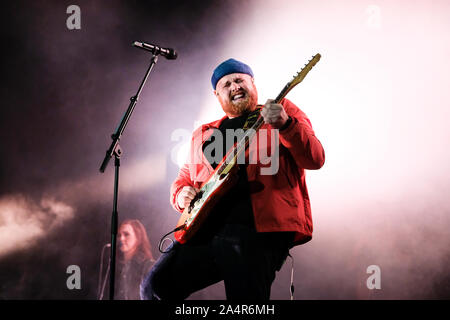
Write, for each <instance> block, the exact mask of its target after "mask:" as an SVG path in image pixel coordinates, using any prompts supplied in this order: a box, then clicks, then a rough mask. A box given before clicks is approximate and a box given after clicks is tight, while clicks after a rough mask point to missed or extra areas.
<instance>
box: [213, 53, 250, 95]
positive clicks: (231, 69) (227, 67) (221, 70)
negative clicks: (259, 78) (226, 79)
mask: <svg viewBox="0 0 450 320" xmlns="http://www.w3.org/2000/svg"><path fill="white" fill-rule="evenodd" d="M232 73H246V74H248V75H250V76H252V78H253V71H252V69H250V67H249V66H248V65H246V64H245V63H242V62H240V61H237V60H235V59H228V60H227V61H224V62H222V63H221V64H219V65H218V66H217V67H216V69H214V72H213V75H212V77H211V83H212V86H213V89H214V90H216V85H217V82H218V81H219V80H220V79H221V78H222V77H223V76H226V75H228V74H232Z"/></svg>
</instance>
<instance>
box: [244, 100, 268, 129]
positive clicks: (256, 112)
mask: <svg viewBox="0 0 450 320" xmlns="http://www.w3.org/2000/svg"><path fill="white" fill-rule="evenodd" d="M262 108H263V106H257V107H256V109H255V110H254V111H252V112H250V113H249V115H248V117H247V120H246V121H245V124H244V127H243V129H244V131H247V129H249V128H251V127H252V126H253V125H254V124H255V122H256V120H258V118H259V114H260V112H261V109H262Z"/></svg>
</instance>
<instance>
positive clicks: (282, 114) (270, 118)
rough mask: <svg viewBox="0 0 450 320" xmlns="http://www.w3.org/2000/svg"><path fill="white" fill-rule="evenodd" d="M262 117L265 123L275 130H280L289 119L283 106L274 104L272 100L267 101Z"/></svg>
mask: <svg viewBox="0 0 450 320" xmlns="http://www.w3.org/2000/svg"><path fill="white" fill-rule="evenodd" d="M261 116H262V117H263V118H264V122H265V123H268V124H270V125H271V126H272V127H273V128H275V129H280V128H281V127H282V126H283V125H284V124H285V123H286V121H287V120H288V119H289V116H288V114H287V113H286V111H285V110H284V108H283V106H282V105H281V104H279V103H274V100H272V99H269V100H267V102H266V104H265V105H264V107H263V108H262V110H261Z"/></svg>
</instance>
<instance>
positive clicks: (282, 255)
mask: <svg viewBox="0 0 450 320" xmlns="http://www.w3.org/2000/svg"><path fill="white" fill-rule="evenodd" d="M293 236H294V235H293V233H292V232H272V233H257V232H256V231H254V230H252V229H250V228H247V227H245V226H241V225H225V227H224V228H222V229H221V230H220V231H219V232H218V233H217V234H216V235H215V236H213V237H212V238H211V239H209V240H207V241H193V242H192V243H191V242H188V243H186V244H180V243H178V242H176V241H175V242H174V243H173V245H172V248H171V250H170V251H169V252H168V253H164V254H163V255H162V256H161V257H160V258H159V259H158V261H157V262H156V263H155V265H154V266H153V268H152V270H151V271H150V272H149V273H148V274H147V276H146V277H145V278H144V281H143V282H142V284H141V299H158V298H159V299H162V300H180V299H186V298H187V297H189V295H190V294H192V293H193V292H195V291H198V290H200V289H203V288H205V287H208V286H210V285H212V284H214V283H217V282H219V281H221V280H224V284H225V291H226V296H227V299H228V300H242V299H245V300H268V299H269V298H270V288H271V286H272V282H273V280H274V279H275V272H276V271H279V270H280V269H281V266H282V265H283V263H284V261H285V260H286V258H287V255H288V254H289V246H290V244H291V243H292V240H293Z"/></svg>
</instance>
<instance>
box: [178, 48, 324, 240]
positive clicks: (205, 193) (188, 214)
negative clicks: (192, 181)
mask: <svg viewBox="0 0 450 320" xmlns="http://www.w3.org/2000/svg"><path fill="white" fill-rule="evenodd" d="M319 60H320V54H316V55H315V56H314V57H313V58H312V59H311V60H310V61H309V62H308V64H306V65H305V67H304V68H303V69H302V70H301V71H300V72H299V73H297V75H296V76H294V79H293V80H291V81H290V82H288V84H286V86H285V87H284V88H283V90H282V91H281V92H280V94H279V95H278V96H277V98H276V99H275V100H274V102H275V103H280V101H281V100H282V99H283V98H284V97H285V96H286V95H287V93H288V92H289V91H290V90H291V89H292V88H294V87H295V86H296V85H297V84H299V83H300V82H301V81H302V80H303V79H304V77H305V76H306V74H307V73H308V72H309V71H310V70H311V68H312V67H313V66H314V65H315V64H316V63H317V62H318V61H319ZM256 116H257V117H258V118H257V120H256V122H254V124H253V125H252V127H251V128H249V129H252V130H247V131H246V133H245V135H244V137H243V138H242V139H241V140H240V141H238V142H237V143H236V144H235V145H234V146H233V148H231V149H230V150H229V151H228V152H227V154H226V155H225V157H224V158H223V159H222V161H221V162H220V163H219V165H218V166H217V168H216V169H215V170H214V172H213V173H212V174H211V176H209V178H208V179H207V180H206V181H205V182H204V183H203V184H202V185H201V186H200V191H199V192H198V193H197V195H196V196H195V197H194V199H192V201H191V203H190V204H189V206H187V207H186V208H185V209H184V211H183V213H182V214H181V217H180V219H179V220H178V223H177V227H176V228H175V233H174V235H175V239H176V240H177V241H178V242H180V243H182V244H183V243H186V242H187V241H189V240H190V239H191V238H192V237H193V236H194V235H195V234H196V233H197V232H198V230H199V229H200V228H201V227H202V226H203V223H204V222H205V220H206V218H207V217H208V216H209V214H210V213H211V212H212V211H213V208H214V206H215V205H216V204H217V202H218V201H219V200H220V199H221V198H222V197H223V196H224V195H225V194H227V193H228V191H229V190H230V189H231V188H233V186H234V185H235V184H236V182H237V180H238V176H237V170H238V166H237V158H238V156H239V154H241V153H242V152H244V153H245V152H246V151H247V148H248V145H249V142H250V141H251V140H252V138H253V137H254V136H255V135H256V133H257V131H258V130H259V128H260V127H261V126H262V125H263V124H264V120H263V119H262V117H261V116H260V115H259V112H258V113H257V115H256Z"/></svg>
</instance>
